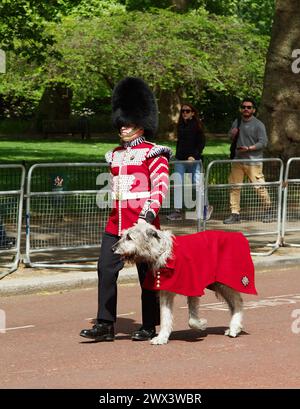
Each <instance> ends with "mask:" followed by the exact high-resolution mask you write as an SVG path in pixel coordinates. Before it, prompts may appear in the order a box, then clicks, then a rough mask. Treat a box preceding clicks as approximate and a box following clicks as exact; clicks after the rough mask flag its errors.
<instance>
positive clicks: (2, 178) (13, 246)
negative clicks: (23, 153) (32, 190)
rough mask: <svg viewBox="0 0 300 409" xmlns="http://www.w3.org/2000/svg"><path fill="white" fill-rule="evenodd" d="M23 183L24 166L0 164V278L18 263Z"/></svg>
mask: <svg viewBox="0 0 300 409" xmlns="http://www.w3.org/2000/svg"><path fill="white" fill-rule="evenodd" d="M24 183H25V168H24V166H22V165H0V279H1V278H3V277H5V276H6V275H7V274H10V273H12V272H13V271H15V270H16V269H17V268H18V265H19V261H20V245H21V227H22V209H23V195H24ZM1 270H2V271H1Z"/></svg>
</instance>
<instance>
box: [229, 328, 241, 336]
mask: <svg viewBox="0 0 300 409" xmlns="http://www.w3.org/2000/svg"><path fill="white" fill-rule="evenodd" d="M241 331H242V328H241V327H238V328H228V329H227V330H226V331H225V335H227V336H228V337H230V338H236V337H237V336H238V335H239V334H240V333H241Z"/></svg>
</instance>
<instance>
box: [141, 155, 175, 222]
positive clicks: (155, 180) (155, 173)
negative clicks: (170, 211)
mask: <svg viewBox="0 0 300 409" xmlns="http://www.w3.org/2000/svg"><path fill="white" fill-rule="evenodd" d="M148 164H149V172H150V181H151V189H150V197H149V199H147V200H146V201H145V203H144V206H143V209H142V211H141V213H140V215H139V218H140V219H143V220H145V221H146V222H148V223H152V222H153V221H154V219H155V218H156V216H157V214H158V212H159V210H160V208H161V205H162V202H163V200H164V199H165V197H166V195H167V192H168V189H169V163H168V159H167V157H166V156H163V155H160V156H157V157H154V158H150V159H148Z"/></svg>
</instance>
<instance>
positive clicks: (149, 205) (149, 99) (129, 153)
mask: <svg viewBox="0 0 300 409" xmlns="http://www.w3.org/2000/svg"><path fill="white" fill-rule="evenodd" d="M112 122H113V125H114V126H115V127H116V128H117V129H118V130H119V135H120V138H121V144H120V146H118V147H116V148H115V149H113V150H112V151H110V152H108V153H107V154H106V160H107V162H108V163H109V164H110V171H111V176H112V199H113V208H112V211H111V214H110V216H109V219H108V222H107V225H106V229H105V233H104V235H103V239H102V245H101V252H100V257H99V262H98V313H97V322H96V324H95V325H94V326H93V327H92V328H91V329H83V330H82V331H81V332H80V335H81V336H82V337H85V338H90V339H94V340H95V341H113V340H114V338H115V333H114V323H115V321H116V316H117V279H118V275H119V271H120V270H121V269H122V268H123V267H124V262H123V260H122V259H121V257H120V255H118V254H114V252H113V251H112V246H113V245H114V244H115V243H116V242H117V241H118V240H119V239H120V236H121V235H122V231H123V230H125V229H128V228H129V227H132V226H133V225H134V224H135V223H136V222H141V223H145V222H148V223H153V225H154V226H155V227H158V228H159V219H158V212H159V209H160V207H161V205H162V201H163V199H164V198H165V196H166V193H167V191H168V185H169V169H168V159H169V158H170V156H171V150H170V149H169V148H167V147H165V146H160V145H156V144H153V143H150V142H148V141H146V139H145V138H147V137H151V136H153V135H154V134H155V132H156V130H157V126H158V109H157V104H156V100H155V97H154V95H153V93H152V91H151V90H150V88H149V87H148V85H147V84H146V83H145V82H144V81H143V80H141V79H140V78H135V77H126V78H124V79H123V80H121V81H120V82H119V83H118V84H117V85H116V87H115V88H114V90H113V96H112ZM137 269H138V275H139V281H140V284H141V285H142V283H143V281H144V279H145V276H146V273H147V269H148V268H147V265H146V264H138V265H137ZM141 301H142V326H141V328H140V329H139V330H137V331H135V332H133V334H132V340H136V341H146V340H149V339H151V338H153V337H154V336H155V326H156V325H159V301H158V298H157V296H156V292H155V291H149V290H146V289H142V294H141Z"/></svg>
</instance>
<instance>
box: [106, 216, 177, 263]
mask: <svg viewBox="0 0 300 409" xmlns="http://www.w3.org/2000/svg"><path fill="white" fill-rule="evenodd" d="M112 249H113V251H114V253H116V254H120V255H121V256H122V258H123V259H124V260H125V261H129V262H134V263H142V262H145V263H148V264H149V265H152V266H155V267H161V266H163V265H164V262H165V261H166V259H167V258H168V257H169V256H170V254H171V249H172V233H171V232H169V231H161V230H157V229H156V228H155V227H154V226H152V225H151V224H149V223H146V222H143V221H141V222H138V223H137V224H135V225H134V226H133V227H131V228H130V229H127V230H124V232H123V234H122V237H121V239H120V240H119V241H118V242H117V243H116V244H115V245H114V246H113V248H112ZM158 264H160V265H159V266H158Z"/></svg>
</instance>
